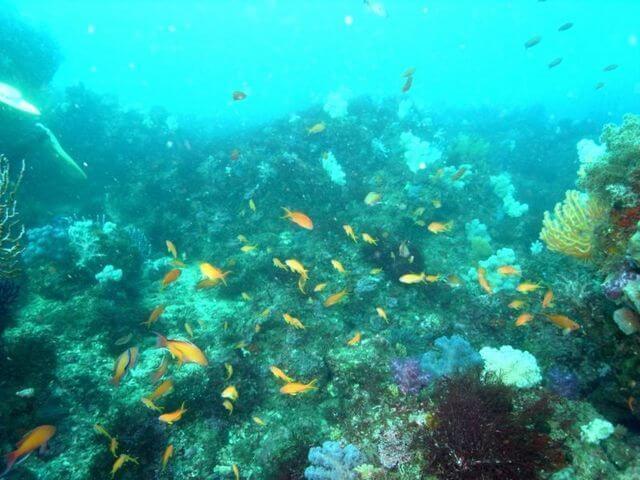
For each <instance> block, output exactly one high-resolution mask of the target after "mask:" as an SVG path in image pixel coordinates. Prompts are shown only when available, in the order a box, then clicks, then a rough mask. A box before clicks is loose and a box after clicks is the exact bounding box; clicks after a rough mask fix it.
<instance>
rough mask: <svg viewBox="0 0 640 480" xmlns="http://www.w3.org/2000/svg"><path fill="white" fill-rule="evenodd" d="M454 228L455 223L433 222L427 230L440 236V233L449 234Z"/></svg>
mask: <svg viewBox="0 0 640 480" xmlns="http://www.w3.org/2000/svg"><path fill="white" fill-rule="evenodd" d="M452 228H453V222H452V221H450V222H431V223H430V224H429V225H428V226H427V230H429V231H430V232H431V233H433V234H436V235H438V234H439V233H444V232H449V231H451V229H452Z"/></svg>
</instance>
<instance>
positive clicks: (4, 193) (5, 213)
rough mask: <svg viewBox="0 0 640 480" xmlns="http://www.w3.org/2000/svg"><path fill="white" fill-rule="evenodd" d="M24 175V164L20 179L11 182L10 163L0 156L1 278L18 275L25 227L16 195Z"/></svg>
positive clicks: (19, 175)
mask: <svg viewBox="0 0 640 480" xmlns="http://www.w3.org/2000/svg"><path fill="white" fill-rule="evenodd" d="M23 175H24V162H22V168H21V169H20V173H19V174H18V178H17V179H16V180H15V182H11V175H10V169H9V161H8V160H7V159H6V158H5V157H4V156H2V155H0V278H8V277H12V276H15V275H16V274H17V273H18V260H19V257H20V254H21V253H22V246H21V244H20V241H21V240H22V237H23V236H24V225H22V223H21V222H20V218H19V216H18V211H17V201H16V193H17V192H18V188H19V187H20V182H21V181H22V177H23Z"/></svg>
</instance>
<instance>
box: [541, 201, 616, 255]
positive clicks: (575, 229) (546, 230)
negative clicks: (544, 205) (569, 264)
mask: <svg viewBox="0 0 640 480" xmlns="http://www.w3.org/2000/svg"><path fill="white" fill-rule="evenodd" d="M605 213H606V208H605V207H604V205H603V204H602V203H601V202H599V201H598V200H596V199H594V198H592V197H591V196H589V195H586V194H584V193H581V192H578V191H577V190H568V191H567V192H566V194H565V199H564V201H563V202H562V203H557V204H556V206H555V208H554V210H553V216H552V215H551V213H549V212H545V213H544V219H543V221H542V230H541V231H540V240H542V241H543V242H544V243H545V244H546V245H547V248H548V249H549V250H553V251H555V252H559V253H563V254H564V255H569V256H571V257H575V258H579V259H582V260H587V259H590V258H591V257H592V256H593V253H594V248H595V244H596V238H595V229H596V227H597V226H598V222H599V221H600V220H602V219H603V217H604V215H605Z"/></svg>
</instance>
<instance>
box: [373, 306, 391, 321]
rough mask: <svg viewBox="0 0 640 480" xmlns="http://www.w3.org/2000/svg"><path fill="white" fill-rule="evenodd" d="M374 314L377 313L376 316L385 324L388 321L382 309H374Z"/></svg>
mask: <svg viewBox="0 0 640 480" xmlns="http://www.w3.org/2000/svg"><path fill="white" fill-rule="evenodd" d="M376 312H378V316H379V317H380V318H382V319H384V321H385V322H388V321H389V319H388V318H387V312H385V311H384V308H382V307H376Z"/></svg>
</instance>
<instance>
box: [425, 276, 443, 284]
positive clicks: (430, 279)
mask: <svg viewBox="0 0 640 480" xmlns="http://www.w3.org/2000/svg"><path fill="white" fill-rule="evenodd" d="M424 280H425V282H428V283H435V282H437V281H439V280H440V275H425V276H424Z"/></svg>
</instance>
